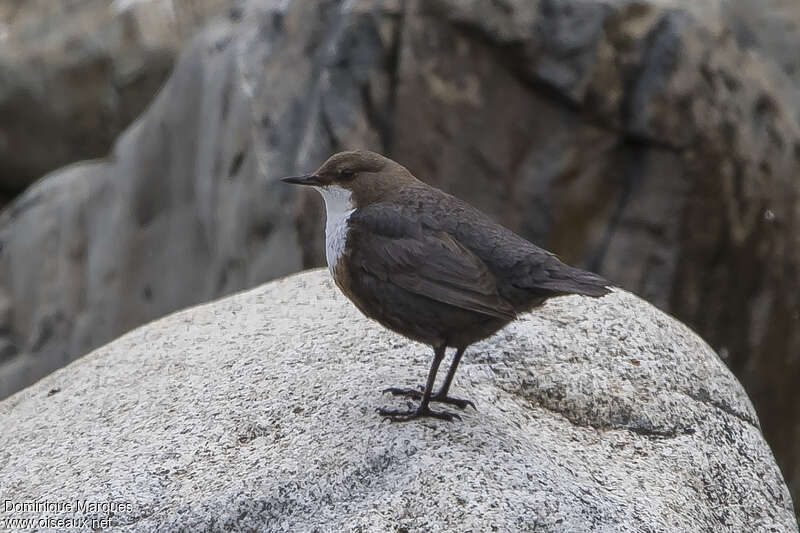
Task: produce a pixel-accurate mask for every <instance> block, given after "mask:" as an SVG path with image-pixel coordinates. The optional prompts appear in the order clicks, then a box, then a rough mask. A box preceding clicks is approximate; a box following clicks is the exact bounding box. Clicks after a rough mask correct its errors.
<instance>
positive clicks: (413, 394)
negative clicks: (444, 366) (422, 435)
mask: <svg viewBox="0 0 800 533" xmlns="http://www.w3.org/2000/svg"><path fill="white" fill-rule="evenodd" d="M465 350H466V348H458V350H457V351H456V355H455V356H454V357H453V362H452V363H451V364H450V369H449V370H448V371H447V376H446V377H445V378H444V383H442V386H441V388H440V389H439V392H437V393H436V394H433V395H431V397H430V401H432V402H439V403H449V404H450V405H455V406H456V407H458V408H460V409H466V407H467V406H468V405H469V406H472V408H473V409H476V407H475V404H474V403H472V402H471V401H470V400H462V399H461V398H451V397H449V396H448V395H447V393H448V392H449V391H450V384H451V383H452V382H453V376H455V375H456V369H457V368H458V363H460V362H461V356H462V355H464V351H465ZM383 392H385V393H386V392H390V393H392V394H393V395H395V396H405V397H407V398H415V399H420V398H422V397H423V391H422V390H418V389H402V388H396V387H391V388H388V389H385V390H384V391H383Z"/></svg>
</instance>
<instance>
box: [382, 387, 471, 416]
mask: <svg viewBox="0 0 800 533" xmlns="http://www.w3.org/2000/svg"><path fill="white" fill-rule="evenodd" d="M387 392H388V393H391V394H392V395H393V396H403V397H405V398H414V399H415V400H421V399H422V391H421V390H419V389H404V388H401V387H389V388H388V389H383V393H384V394H386V393H387ZM430 401H432V402H439V403H448V404H450V405H455V406H456V407H458V408H459V409H466V408H467V406H468V405H469V406H470V407H472V408H473V409H475V410H476V411H477V410H478V409H477V408H476V407H475V404H474V403H472V402H471V401H470V400H462V399H461V398H453V397H451V396H442V395H441V394H434V395H433V396H431V399H430Z"/></svg>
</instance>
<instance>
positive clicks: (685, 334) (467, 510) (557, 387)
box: [0, 270, 797, 533]
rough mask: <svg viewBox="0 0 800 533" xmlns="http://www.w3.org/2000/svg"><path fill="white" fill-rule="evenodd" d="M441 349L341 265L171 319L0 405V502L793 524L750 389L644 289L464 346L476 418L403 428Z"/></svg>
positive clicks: (119, 523)
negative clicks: (366, 295)
mask: <svg viewBox="0 0 800 533" xmlns="http://www.w3.org/2000/svg"><path fill="white" fill-rule="evenodd" d="M429 352H430V349H429V348H428V347H426V346H421V345H418V344H414V343H409V342H407V341H405V340H404V339H402V338H401V337H399V336H397V335H395V334H393V333H391V332H389V331H388V330H386V329H384V328H382V327H381V326H379V325H377V324H376V323H375V322H372V321H370V320H367V319H366V318H365V317H364V316H363V315H361V313H359V312H358V311H357V310H356V308H355V307H354V306H353V305H352V304H351V303H350V302H348V301H347V300H345V298H344V297H343V296H342V295H341V293H340V292H339V291H338V290H337V289H335V288H334V287H333V283H332V281H331V279H330V276H329V274H328V272H327V270H325V271H315V272H308V273H303V274H300V275H296V276H292V277H290V278H287V279H284V280H280V281H277V282H273V283H270V284H268V285H266V286H264V287H260V288H258V289H255V290H253V291H250V292H247V293H244V294H238V295H236V296H233V297H230V298H227V299H225V300H221V301H218V302H214V303H211V304H208V305H203V306H201V307H196V308H193V309H189V310H186V311H183V312H181V313H177V314H175V315H172V316H170V317H167V318H164V319H161V320H159V321H157V322H154V323H152V324H148V325H146V326H143V327H142V328H140V329H137V330H136V331H133V332H131V333H130V334H128V335H125V336H124V337H122V338H120V339H118V340H116V341H114V342H112V343H111V344H109V345H107V346H104V347H103V348H100V349H99V350H97V351H95V352H93V353H92V354H90V355H88V356H86V357H84V358H83V359H81V360H80V361H78V362H76V363H74V364H72V365H70V366H68V367H67V368H65V369H63V370H60V371H58V372H56V373H55V374H53V375H51V376H49V377H47V378H46V379H44V380H43V381H41V382H40V383H38V384H37V385H35V386H33V387H31V388H29V389H27V390H25V391H23V392H21V393H19V394H17V395H15V396H12V397H11V398H8V399H6V400H5V401H4V402H0V425H2V427H4V428H8V431H3V432H2V433H0V450H2V453H4V454H5V455H6V458H5V460H3V461H2V462H0V465H1V466H0V476H2V479H3V484H2V487H0V499H1V500H3V501H8V500H10V501H12V502H22V501H30V500H36V499H37V498H41V495H47V497H48V501H53V502H58V501H74V500H75V499H79V500H83V499H85V500H88V501H90V502H93V501H94V502H96V501H102V502H116V503H117V504H123V503H127V504H128V505H127V506H126V507H124V508H122V509H121V510H118V511H117V512H114V515H113V517H111V520H112V525H113V526H115V527H118V528H119V527H125V526H133V528H134V529H136V531H143V532H146V531H217V530H219V531H251V530H252V531H276V532H277V531H353V532H355V531H504V532H505V531H508V532H511V531H521V530H530V529H532V528H535V530H536V531H540V532H569V533H572V532H575V531H609V532H610V531H621V532H634V531H649V530H658V531H663V532H685V531H732V532H733V531H752V532H769V531H781V532H787V533H789V532H792V531H795V532H796V531H797V524H796V523H795V521H794V514H793V511H792V502H791V498H790V496H789V492H788V490H787V489H786V486H785V485H784V483H783V480H782V478H781V473H780V470H779V469H778V467H777V465H776V464H775V462H774V459H773V458H772V454H771V453H770V450H769V447H768V446H767V444H766V442H765V441H764V438H763V436H762V435H761V432H760V431H759V428H758V420H757V418H756V414H755V411H754V410H753V407H752V405H751V404H750V402H749V401H748V399H747V396H746V395H745V393H744V390H743V389H742V387H741V386H740V385H739V384H738V383H737V382H736V378H734V377H733V375H732V374H731V373H730V371H729V370H728V369H727V368H726V367H725V365H724V364H723V363H722V361H720V360H719V359H718V358H717V356H716V355H715V354H714V352H713V351H712V350H711V349H709V347H708V345H706V344H705V343H704V342H703V341H702V340H701V339H700V338H699V337H698V336H697V335H696V334H694V333H693V332H692V331H691V330H689V328H687V327H685V326H684V325H682V324H680V323H679V322H677V321H676V320H674V319H672V318H670V317H668V316H666V315H665V314H663V313H662V312H660V311H658V310H657V309H656V308H654V307H653V306H651V305H649V304H647V303H646V302H643V301H642V300H640V299H639V298H637V297H635V296H633V295H631V294H629V293H626V292H624V291H615V292H614V293H613V294H610V295H608V296H606V297H604V298H602V299H599V300H595V299H591V298H583V297H580V296H571V297H567V298H557V299H555V300H551V301H550V302H548V304H547V305H546V306H544V307H543V308H541V309H539V310H537V311H535V312H533V313H530V314H527V315H524V316H522V317H521V320H519V321H516V322H513V323H512V324H510V325H509V326H508V327H507V328H506V329H504V330H503V331H502V332H501V333H500V334H498V335H495V336H494V337H491V338H489V339H487V340H486V341H483V342H481V343H478V344H476V345H474V346H473V347H472V348H470V350H469V351H468V353H467V355H466V357H465V358H464V362H463V363H462V364H461V367H460V368H459V373H458V375H457V376H456V380H455V382H454V387H455V389H457V390H458V393H459V395H460V396H463V397H466V398H471V399H473V400H474V401H475V402H476V404H477V410H472V409H467V410H465V411H464V412H463V413H462V414H461V416H462V420H461V421H457V422H453V423H447V422H442V421H439V420H418V421H413V422H409V423H406V424H387V423H386V421H385V420H383V419H382V418H381V417H380V416H379V415H378V414H377V413H375V408H376V406H380V405H385V406H389V405H392V404H396V403H397V402H401V403H402V400H398V399H396V398H392V397H391V396H389V395H381V389H382V388H383V387H384V386H387V385H404V386H405V385H413V384H415V383H419V382H420V381H421V380H423V379H424V375H425V372H426V371H427V366H428V363H429V360H430V356H431V354H430V353H429ZM87 450H91V451H92V453H87ZM53 465H59V467H58V468H53ZM98 514H101V515H105V516H107V515H108V513H98ZM6 515H7V516H14V517H16V518H23V517H26V516H27V517H34V518H37V519H40V518H42V517H43V516H45V514H44V513H41V512H40V513H14V514H11V515H9V513H6ZM51 515H55V516H60V517H62V518H66V517H71V516H74V517H76V518H80V517H82V516H85V513H81V512H74V513H51ZM95 516H96V515H95ZM101 517H102V516H101Z"/></svg>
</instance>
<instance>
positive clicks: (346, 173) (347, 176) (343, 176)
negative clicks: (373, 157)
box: [339, 168, 356, 181]
mask: <svg viewBox="0 0 800 533" xmlns="http://www.w3.org/2000/svg"><path fill="white" fill-rule="evenodd" d="M355 177H356V173H355V172H353V171H352V170H351V169H349V168H344V169H342V170H340V171H339V179H340V180H344V181H347V180H351V179H353V178H355Z"/></svg>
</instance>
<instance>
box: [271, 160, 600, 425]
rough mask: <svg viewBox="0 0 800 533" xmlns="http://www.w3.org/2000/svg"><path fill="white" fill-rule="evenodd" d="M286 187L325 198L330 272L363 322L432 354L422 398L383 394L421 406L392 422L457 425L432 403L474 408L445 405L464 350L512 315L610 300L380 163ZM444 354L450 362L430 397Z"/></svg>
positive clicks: (588, 281) (329, 166) (327, 170)
mask: <svg viewBox="0 0 800 533" xmlns="http://www.w3.org/2000/svg"><path fill="white" fill-rule="evenodd" d="M285 181H287V182H290V183H300V184H306V185H313V186H315V187H316V188H317V189H318V190H319V191H320V192H321V193H322V194H323V197H324V198H325V201H326V206H327V209H328V225H327V226H326V239H327V242H328V264H329V268H330V269H331V272H332V274H333V277H334V279H335V281H336V284H337V285H338V286H339V287H340V288H341V290H342V291H343V292H344V293H345V294H346V295H347V296H348V297H349V298H350V300H352V301H353V303H355V305H356V306H357V307H358V308H359V309H360V310H361V311H362V312H363V313H364V314H365V315H367V316H368V317H370V318H373V319H375V320H377V321H378V322H380V323H381V324H383V325H384V326H386V327H387V328H389V329H391V330H393V331H396V332H397V333H400V334H401V335H404V336H406V337H409V338H411V339H413V340H416V341H419V342H422V343H425V344H428V345H430V346H432V347H433V349H434V354H435V355H434V361H433V364H432V366H431V370H430V372H429V376H428V381H427V384H426V387H425V389H424V390H423V391H422V392H420V391H418V390H416V389H411V390H406V389H396V388H392V389H387V391H388V392H392V393H393V394H396V395H402V396H409V397H415V398H420V399H421V402H420V405H419V407H418V408H417V409H414V410H411V411H396V410H380V412H381V414H383V415H385V416H388V417H391V418H393V419H395V420H409V419H412V418H416V417H419V416H435V417H438V418H444V419H452V418H453V417H455V416H456V415H453V414H451V413H446V412H437V411H433V410H431V409H430V408H429V405H428V404H429V402H431V401H437V402H442V403H450V404H453V405H457V406H459V407H462V408H463V407H465V406H466V405H471V402H469V401H467V400H460V399H457V398H451V397H449V396H448V392H449V388H450V385H451V382H452V379H453V376H454V375H455V371H456V368H457V367H458V363H459V362H460V359H461V356H462V355H463V353H464V350H465V349H466V348H467V346H469V345H470V344H472V343H474V342H476V341H478V340H481V339H484V338H486V337H488V336H490V335H491V334H493V333H495V332H496V331H497V330H499V329H500V328H502V327H503V326H505V325H506V324H508V322H510V321H511V320H514V318H515V317H516V315H517V314H518V313H523V312H526V311H529V310H531V309H532V308H534V307H536V306H538V305H541V304H542V303H543V302H544V301H545V300H547V299H548V298H551V297H553V296H559V295H564V294H582V295H586V296H593V297H597V296H602V295H604V294H607V293H608V292H609V291H608V288H607V286H608V285H609V283H608V282H607V281H606V280H604V279H603V278H601V277H600V276H597V275H596V274H592V273H590V272H586V271H584V270H580V269H577V268H573V267H570V266H568V265H565V264H564V263H562V262H561V261H559V260H558V258H556V257H555V256H554V255H553V254H551V253H550V252H547V251H545V250H543V249H541V248H539V247H537V246H536V245H534V244H532V243H530V242H528V241H527V240H525V239H523V238H522V237H519V236H518V235H516V234H514V233H513V232H512V231H510V230H508V229H506V228H504V227H503V226H500V225H499V224H497V223H495V222H493V221H492V220H491V219H489V218H488V217H487V216H486V215H484V214H483V213H481V212H480V211H478V210H477V209H475V208H474V207H472V206H470V205H469V204H467V203H466V202H463V201H461V200H459V199H458V198H455V197H453V196H450V195H449V194H446V193H444V192H442V191H440V190H438V189H435V188H433V187H430V186H428V185H426V184H425V183H423V182H421V181H419V180H417V179H416V178H414V177H413V176H412V175H411V173H409V172H408V170H406V169H405V168H404V167H402V166H401V165H399V164H398V163H396V162H394V161H392V160H390V159H388V158H385V157H383V156H381V155H379V154H375V153H372V152H361V151H357V152H342V153H339V154H336V155H334V156H332V157H331V158H330V159H329V160H328V161H327V162H326V163H325V164H323V165H322V167H320V169H319V170H318V171H317V172H316V173H315V174H312V175H310V176H303V177H299V178H286V179H285ZM347 207H350V209H347ZM351 210H352V211H351ZM337 221H338V222H337ZM447 347H454V348H456V350H457V351H456V355H455V357H454V360H453V363H452V364H451V367H450V370H449V371H448V373H447V376H446V378H445V380H444V382H443V384H442V387H441V388H440V390H439V391H438V392H437V393H436V394H433V392H432V388H433V384H434V382H435V378H436V374H437V371H438V367H439V364H440V362H441V360H442V358H443V357H444V353H445V350H446V348H447Z"/></svg>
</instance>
